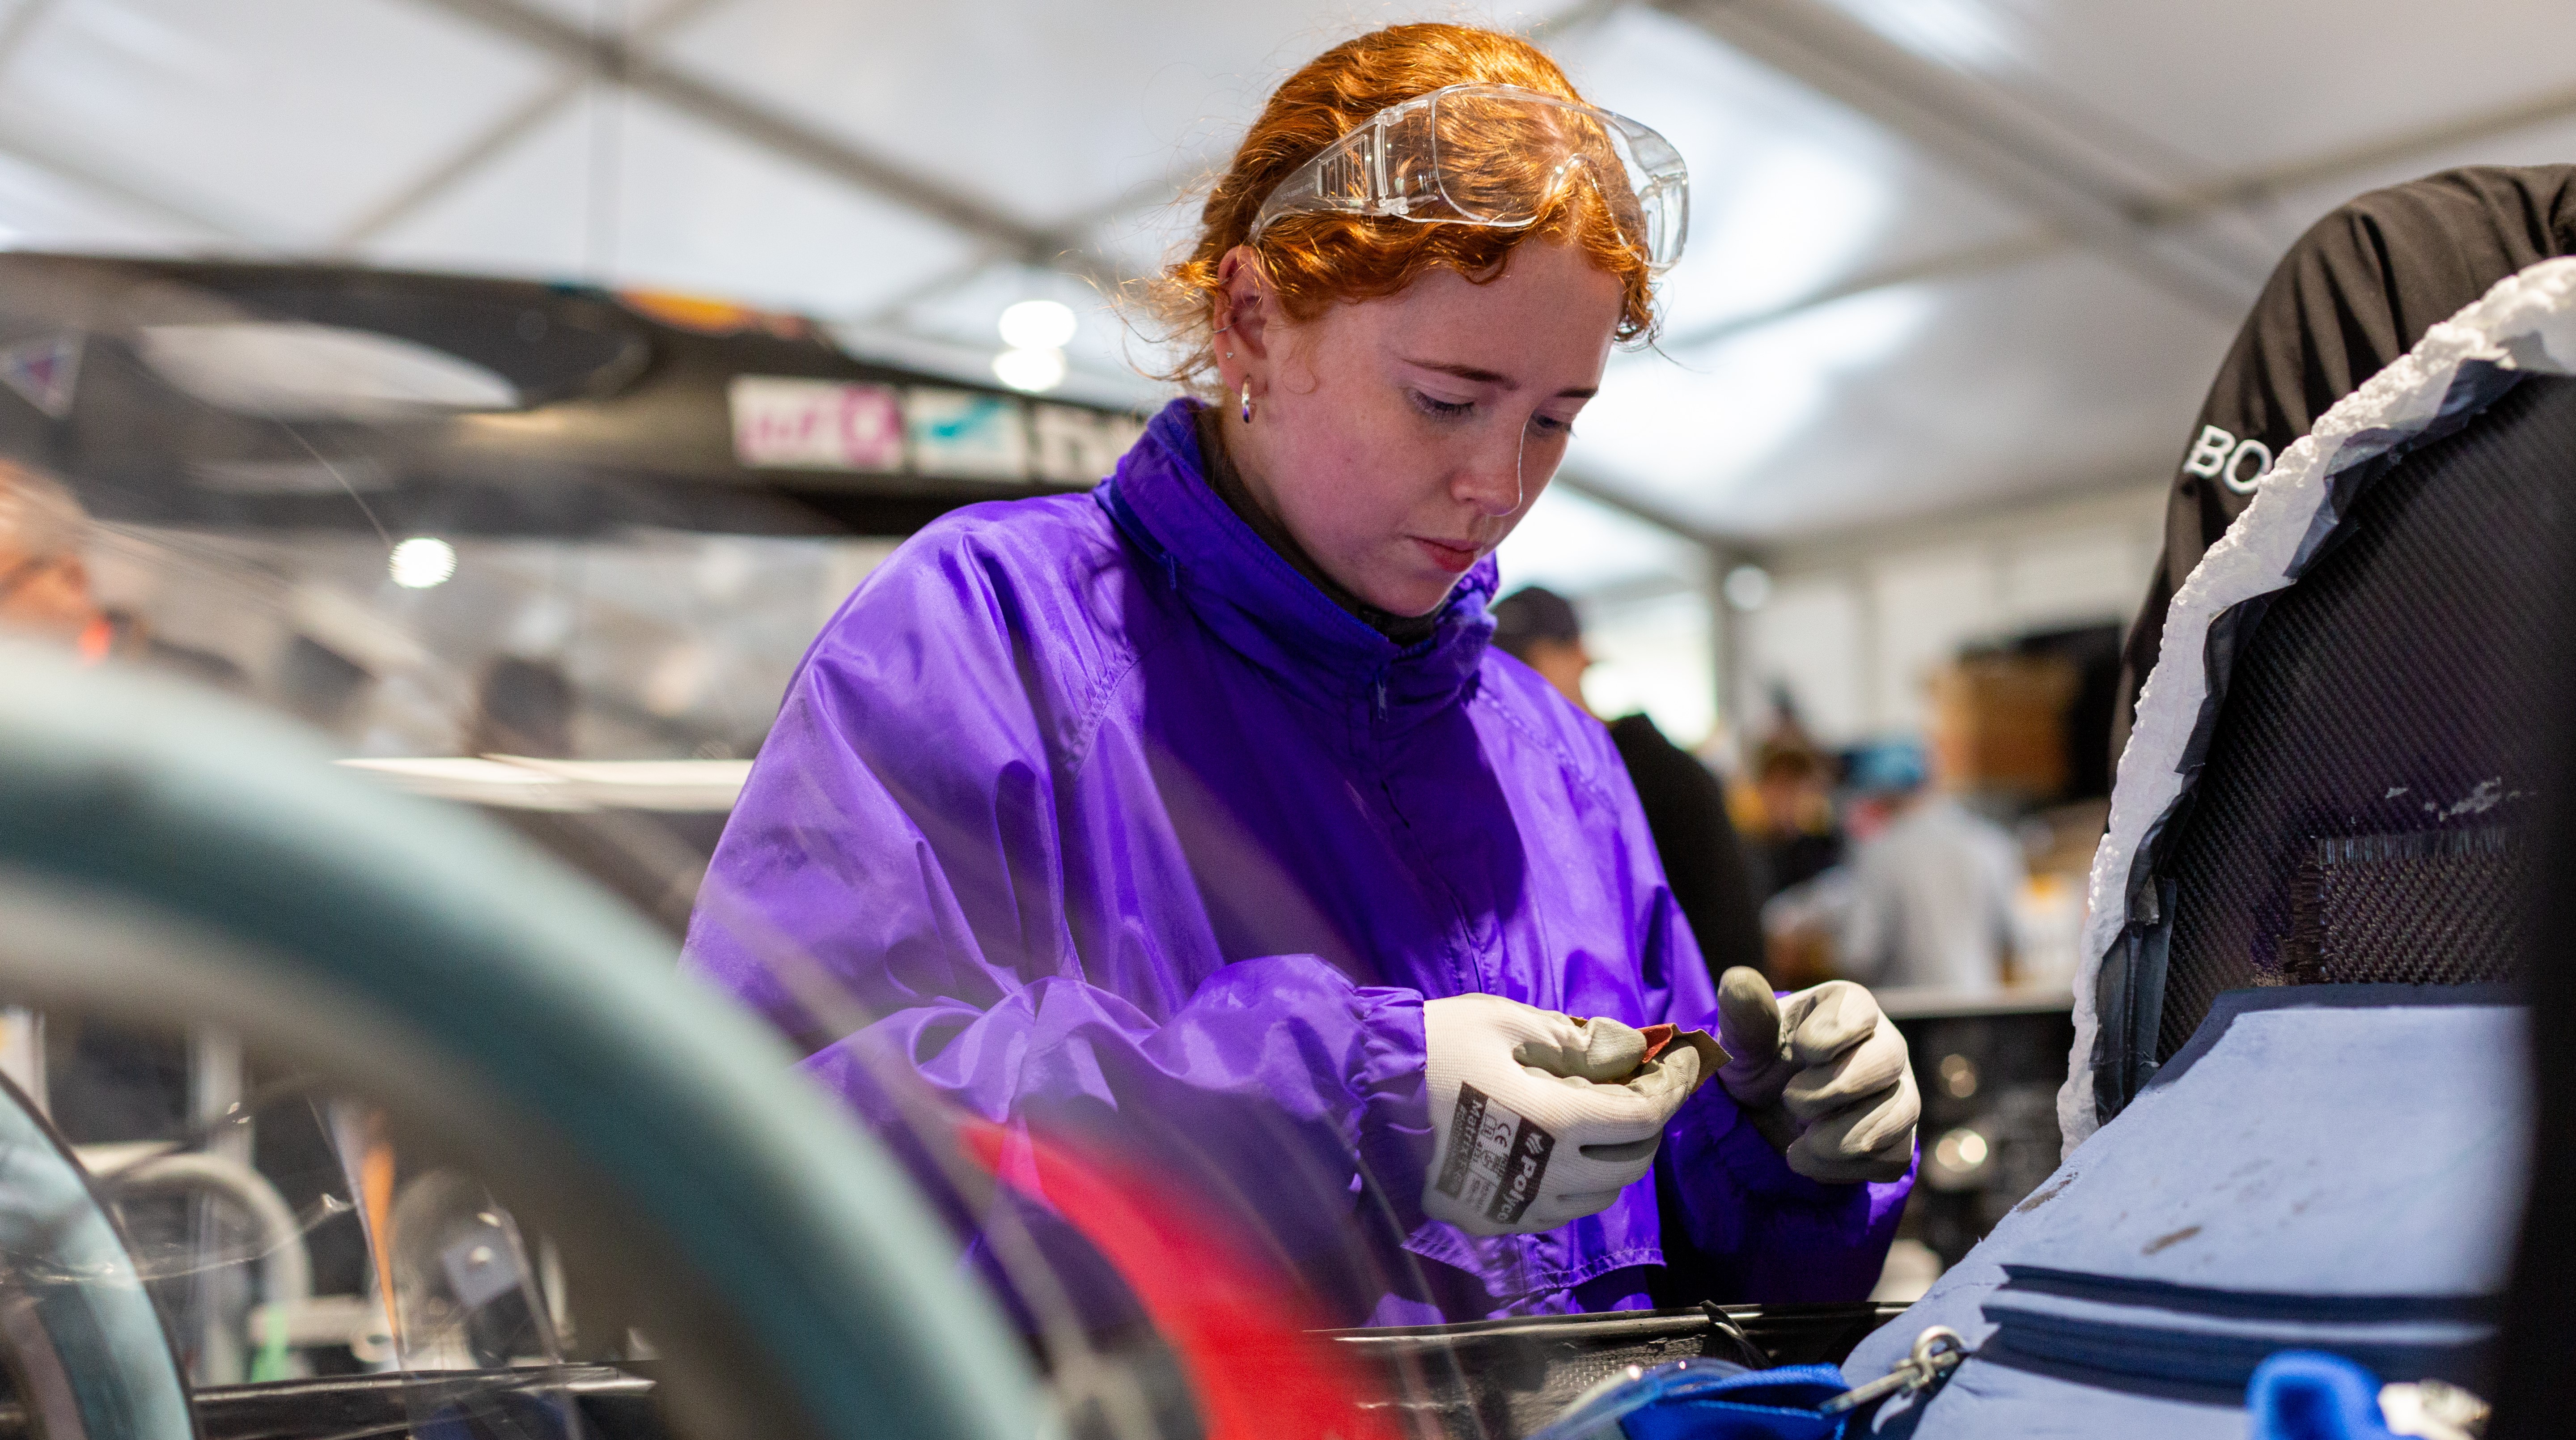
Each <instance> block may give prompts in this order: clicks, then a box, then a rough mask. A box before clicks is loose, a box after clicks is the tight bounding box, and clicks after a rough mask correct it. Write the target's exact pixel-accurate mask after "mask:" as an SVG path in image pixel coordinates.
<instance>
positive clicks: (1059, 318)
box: [1002, 300, 1080, 350]
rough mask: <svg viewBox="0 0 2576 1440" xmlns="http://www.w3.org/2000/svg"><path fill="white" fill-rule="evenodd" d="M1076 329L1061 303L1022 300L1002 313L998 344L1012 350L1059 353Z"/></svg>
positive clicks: (1067, 307) (1070, 311)
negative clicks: (1000, 333)
mask: <svg viewBox="0 0 2576 1440" xmlns="http://www.w3.org/2000/svg"><path fill="white" fill-rule="evenodd" d="M1078 328H1080V322H1079V321H1077V320H1076V319H1075V318H1074V314H1073V307H1072V306H1070V305H1067V304H1065V303H1064V302H1063V301H1061V300H1023V301H1021V302H1020V303H1019V304H1017V305H1014V306H1012V307H1011V308H1010V309H1008V310H1005V311H1003V312H1002V343H1003V344H1005V345H1008V346H1010V347H1011V348H1012V349H1014V350H1061V349H1063V348H1064V347H1065V346H1066V345H1067V344H1069V343H1071V342H1072V340H1073V332H1074V331H1075V330H1076V329H1078Z"/></svg>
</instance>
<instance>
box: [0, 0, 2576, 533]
mask: <svg viewBox="0 0 2576 1440" xmlns="http://www.w3.org/2000/svg"><path fill="white" fill-rule="evenodd" d="M1426 14H1435V15H1437V16H1439V17H1441V18H1467V19H1479V20H1485V21H1490V22H1499V23H1504V24H1510V25H1515V26H1520V27H1523V28H1533V27H1534V28H1535V29H1536V30H1537V31H1538V32H1539V33H1541V34H1542V35H1543V37H1544V38H1545V39H1546V40H1547V42H1548V43H1549V45H1550V46H1551V48H1553V49H1554V50H1555V51H1556V52H1557V53H1558V54H1559V56H1560V57H1561V58H1562V59H1563V60H1564V61H1565V63H1566V65H1567V67H1568V69H1569V70H1570V71H1571V72H1572V73H1573V75H1574V76H1575V78H1576V81H1577V83H1578V84H1580V85H1582V86H1583V87H1584V88H1585V89H1586V90H1587V91H1588V92H1589V94H1590V95H1591V96H1592V97H1593V98H1594V99H1596V100H1598V101H1599V102H1600V103H1603V104H1606V105H1609V106H1612V107H1614V108H1617V109H1620V110H1623V111H1626V112H1628V113H1631V114H1634V115H1636V116H1638V117H1640V118H1642V119H1644V120H1646V121H1648V122H1649V123H1652V124H1654V125H1656V126H1658V127H1659V128H1662V129H1663V130H1665V131H1666V132H1667V133H1668V134H1670V135H1671V136H1672V138H1673V139H1674V140H1675V141H1676V142H1677V143H1678V144H1679V145H1680V146H1681V148H1682V150H1683V153H1684V154H1685V156H1686V157H1687V158H1688V160H1689V161H1690V164H1691V166H1692V171H1693V178H1694V195H1693V204H1694V212H1695V213H1694V216H1693V226H1692V229H1693V239H1692V245H1691V250H1690V253H1689V255H1688V256H1687V257H1686V258H1685V261H1684V263H1683V265H1682V266H1681V268H1680V269H1679V270H1677V271H1676V272H1675V274H1674V275H1673V276H1672V277H1671V279H1670V281H1669V283H1668V285H1667V294H1666V297H1665V306H1666V311H1667V315H1668V327H1667V333H1666V338H1665V340H1664V342H1663V344H1662V346H1661V347H1660V350H1659V351H1657V352H1651V353H1640V354H1636V355H1631V356H1626V357H1624V358H1623V359H1622V360H1621V361H1620V362H1619V363H1618V364H1617V366H1616V367H1615V369H1614V374H1613V379H1612V383H1611V384H1610V386H1609V388H1608V390H1607V392H1606V393H1605V394H1604V396H1603V397H1602V399H1601V400H1600V401H1598V402H1596V404H1595V406H1594V407H1593V409H1592V411H1591V412H1590V413H1589V414H1587V415H1586V417H1585V419H1584V421H1583V423H1582V425H1581V426H1580V427H1579V428H1580V430H1581V431H1582V432H1583V433H1582V435H1581V438H1580V439H1579V441H1578V448H1577V450H1576V452H1575V456H1574V458H1573V460H1572V461H1571V463H1570V464H1569V467H1568V479H1569V481H1571V482H1573V484H1574V486H1576V487H1579V488H1580V489H1581V490H1583V491H1584V492H1587V493H1588V494H1590V495H1591V496H1592V497H1593V503H1592V504H1590V505H1585V504H1582V503H1580V502H1575V501H1571V500H1568V501H1564V502H1556V503H1560V504H1562V505H1563V506H1565V507H1567V508H1565V509H1564V510H1563V511H1562V512H1561V513H1562V514H1563V515H1564V516H1566V517H1569V518H1568V523H1565V524H1562V525H1551V526H1548V527H1545V528H1546V529H1547V530H1548V532H1549V533H1552V534H1559V535H1563V536H1580V537H1589V538H1587V539H1584V540H1583V542H1582V543H1583V544H1584V545H1585V546H1587V547H1589V548H1588V549H1586V550H1584V551H1583V552H1582V553H1576V552H1574V551H1572V550H1569V549H1568V548H1567V545H1566V544H1557V545H1555V546H1554V547H1553V548H1552V549H1547V548H1545V547H1543V546H1542V547H1539V548H1533V547H1532V546H1531V545H1524V546H1523V550H1524V552H1525V553H1529V554H1530V555H1531V556H1532V557H1533V558H1532V562H1531V564H1530V566H1528V567H1525V569H1535V570H1538V571H1542V572H1550V573H1556V572H1562V573H1564V574H1565V575H1567V576H1568V577H1570V578H1573V579H1577V580H1588V581H1596V582H1602V583H1608V582H1611V581H1616V580H1618V579H1619V578H1620V576H1621V574H1622V572H1623V570H1625V569H1633V568H1635V567H1636V566H1638V565H1643V566H1645V567H1647V568H1650V569H1652V568H1663V567H1665V566H1666V565H1667V564H1668V562H1669V560H1670V555H1669V553H1668V550H1669V547H1664V548H1661V549H1659V548H1658V547H1655V546H1649V545H1639V546H1634V547H1629V548H1632V549H1634V551H1635V552H1636V553H1635V559H1634V562H1633V563H1631V562H1629V561H1625V560H1622V559H1621V558H1620V557H1619V554H1618V553H1614V552H1619V551H1620V550H1621V549H1622V547H1620V546H1616V545H1610V544H1608V543H1607V542H1606V541H1605V539H1604V537H1605V536H1607V535H1609V534H1610V533H1611V531H1610V529H1609V528H1607V527H1610V526H1612V525H1613V524H1614V523H1615V522H1614V521H1612V520H1611V519H1609V518H1607V517H1605V516H1603V515H1601V514H1599V513H1596V512H1597V511H1598V509H1599V507H1600V506H1601V505H1603V504H1606V505H1608V506H1610V507H1611V508H1612V509H1614V510H1617V509H1624V510H1627V511H1630V512H1632V513H1634V514H1643V515H1650V516H1654V517H1659V518H1661V519H1663V520H1664V521H1667V522H1669V523H1672V524H1675V525H1677V526H1679V527H1681V528H1684V529H1686V530H1688V531H1690V532H1692V533H1694V534H1695V535H1696V536H1698V537H1701V538H1708V539H1715V540H1719V541H1723V542H1727V543H1733V544H1761V543H1765V542H1778V541H1783V540H1793V539H1797V538H1799V537H1803V536H1812V535H1815V534H1817V533H1820V532H1823V531H1827V530H1833V529H1838V528H1841V527H1845V526H1850V525H1855V524H1860V523H1864V522H1884V521H1886V520H1889V519H1891V518H1897V517H1902V516H1904V515H1907V514H1914V513H1923V512H1929V511H1934V510H1940V509H1955V508H1959V507H1963V506H1971V505H1979V504H1993V503H2000V502H2009V501H2012V500H2016V499H2021V498H2026V497H2033V496H2038V495H2042V494H2048V493H2057V492H2064V491H2069V490H2077V489H2082V488H2086V487H2094V486H2102V485H2107V484H2113V483H2120V482H2131V483H2134V482H2138V481H2142V480H2146V479H2150V478H2152V477H2153V476H2155V475H2157V474H2159V473H2161V472H2162V471H2163V470H2164V469H2165V468H2166V467H2167V466H2168V465H2169V464H2170V462H2171V460H2172V459H2173V456H2174V455H2175V454H2176V453H2178V451H2179V449H2180V446H2181V443H2182V440H2183V438H2184V437H2183V435H2182V430H2183V428H2184V426H2185V425H2186V423H2187V421H2188V419H2189V416H2190V413H2191V411H2192V409H2193V407H2194V406H2195V404H2196V403H2197V399H2198V395H2199V392H2200V390H2201V389H2202V387H2203V386H2204V385H2205V384H2206V383H2207V379H2208V376H2209V374H2210V372H2211V370H2212V368H2213V367H2214V365H2215V363H2216V361H2217V358H2218V355H2219V352H2220V350H2221V349H2222V347H2223V346H2224V344H2225V342H2226V340H2227V337H2228V336H2229V335H2230V334H2231V333H2232V331H2233V328H2234V325H2235V321H2236V318H2237V316H2238V314H2240V313H2241V311H2242V309H2243V307H2244V306H2245V304H2246V303H2247V302H2248V301H2249V300H2250V299H2251V297H2252V295H2253V293H2254V290H2255V287H2256V286H2257V285H2258V284H2259V283H2260V280H2261V277H2262V276H2263V274H2264V273H2265V271H2266V270H2267V269H2268V268H2269V265H2270V263H2271V260H2272V258H2273V257H2274V256H2275V255H2276V254H2277V253H2278V252H2279V250H2280V248H2281V247H2282V246H2284V245H2285V244H2286V243H2287V242H2288V241H2289V239H2290V238H2291V237H2292V236H2294V235H2295V234H2297V232H2298V231H2299V230H2300V229H2301V228H2302V227H2303V226H2304V225H2306V224H2307V223H2308V222H2309V221H2311V220H2312V219H2313V218H2315V217H2316V216H2317V215H2318V214H2320V213H2322V212H2323V211H2324V210H2325V209H2327V208H2329V207H2330V206H2332V205H2333V204H2335V203H2336V202H2338V201H2340V200H2342V199H2344V198H2346V197H2348V196H2350V195H2352V194H2354V193H2356V192H2358V191H2360V190H2362V189H2365V188H2368V187H2370V186H2373V185H2377V184H2382V183H2386V182H2389V181H2392V180H2395V179H2400V178H2404V177H2406V176H2408V175H2411V174H2417V173H2421V172H2424V171H2427V170H2431V169H2435V168H2439V167H2441V166H2445V165H2450V164H2457V163H2464V162H2470V161H2494V162H2508V163H2531V162H2540V161H2548V160H2561V161H2564V160H2571V159H2576V7H2571V6H2570V5H2569V4H2568V3H2567V0H2467V3H2460V4H2454V5H2446V6H2431V5H2424V4H2420V3H2402V0H2273V3H2260V4H2257V3H2248V0H2153V3H2149V0H1662V3H1656V4H1649V3H1643V0H1639V3H1629V4H1619V3H1604V0H1581V3H1572V4H1570V5H1555V6H1550V5H1545V4H1542V5H1540V6H1539V7H1538V8H1536V9H1532V8H1531V7H1528V6H1523V5H1494V6H1483V7H1479V6H1472V5H1471V6H1464V7H1461V6H1454V5H1446V6H1438V7H1432V6H1425V5H1418V4H1388V5H1359V6H1353V5H1349V4H1343V5H1335V6H1325V5H1312V4H1303V3H1290V4H1285V5H1277V4H1274V5H1267V6H1246V5H1209V4H1204V3H1183V0H1127V3H1119V4H1091V5H1064V4H1056V3H1045V0H950V3H946V4H940V5H898V4H893V3H887V0H14V3H12V4H9V5H7V6H6V7H5V8H0V240H5V241H6V243H10V244H14V245H20V246H26V247H42V248H97V249H112V250H121V251H164V252H166V251H179V252H214V251H219V252H230V253H254V254H274V255H291V256H344V257H356V258H361V259H365V260H371V261H381V262H384V263H388V264H400V265H407V266H427V267H442V268H466V269H474V270H483V271H494V272H503V273H510V274H523V275H537V276H546V277H572V278H583V279H592V280H598V281H601V282H604V283H608V284H613V285H621V286H623V285H645V286H655V287H664V288H680V289H688V290H695V291H701V292H706V293H713V294H721V295H726V296H731V297H736V298H741V299H746V300H750V301H754V302H758V303H764V304H770V305H776V306H780V307H785V308H793V309H798V310H804V311H807V312H810V313H814V314H817V315H820V316H824V317H827V318H830V319H834V320H838V321H843V322H847V323H848V324H849V325H850V326H851V327H852V333H853V334H854V335H857V336H859V337H861V338H862V339H863V340H870V341H872V342H873V343H883V344H888V345H897V346H900V345H905V344H911V345H916V346H918V345H922V344H924V343H927V344H930V345H932V346H945V347H948V348H947V351H946V352H945V353H950V354H963V355H965V356H967V357H968V358H969V359H970V361H971V360H972V358H973V357H974V356H976V355H978V354H985V353H989V352H990V351H991V350H992V349H993V348H995V341H994V331H993V321H994V318H995V316H996V315H998V313H999V312H1000V310H1001V308H1002V307H1003V306H1004V305H1007V304H1009V303H1011V302H1012V301H1015V300H1019V299H1024V298H1028V297H1030V296H1032V295H1039V294H1052V295H1059V296H1062V297H1065V298H1068V299H1071V300H1075V301H1079V302H1080V303H1081V305H1082V307H1083V308H1084V309H1085V310H1086V312H1088V313H1087V314H1086V318H1085V324H1084V330H1083V333H1082V335H1081V336H1080V337H1079V338H1078V339H1077V341H1076V342H1075V345H1074V347H1073V355H1074V361H1075V364H1076V367H1077V370H1078V372H1081V375H1080V376H1079V377H1078V380H1077V383H1079V384H1084V385H1086V386H1088V387H1089V388H1091V389H1092V390H1093V391H1094V392H1095V393H1097V392H1098V391H1099V390H1101V389H1103V388H1114V387H1118V386H1122V385H1123V386H1125V387H1127V391H1128V393H1131V394H1134V395H1136V396H1138V398H1140V399H1150V398H1151V394H1152V391H1151V388H1150V387H1149V386H1147V385H1146V384H1145V383H1144V382H1140V381H1136V380H1134V379H1133V378H1132V376H1130V375H1129V374H1128V372H1127V371H1126V370H1125V369H1124V367H1123V359H1124V357H1125V355H1126V354H1127V352H1128V351H1129V350H1131V349H1133V348H1134V347H1135V342H1134V340H1133V339H1132V337H1131V336H1130V335H1129V334H1128V332H1127V331H1126V330H1125V329H1124V328H1123V327H1122V326H1121V325H1120V324H1119V322H1118V321H1117V319H1116V318H1115V316H1114V315H1113V314H1112V313H1111V312H1110V311H1109V310H1108V309H1106V308H1104V306H1103V304H1102V302H1101V301H1100V299H1099V298H1098V294H1097V292H1096V291H1095V290H1094V289H1093V288H1092V287H1094V286H1096V285H1100V284H1103V283H1109V282H1114V281H1116V280H1118V279H1120V278H1126V277H1133V276H1136V275H1139V274H1142V273H1145V272H1146V271H1148V270H1149V269H1150V268H1151V266H1152V265H1153V264H1154V263H1155V261H1156V259H1157V258H1158V257H1159V256H1160V255H1161V254H1162V253H1163V251H1164V249H1165V248H1166V247H1167V246H1168V245H1169V244H1170V242H1171V241H1172V240H1173V239H1174V238H1175V237H1176V236H1177V235H1178V234H1179V233H1180V228H1181V227H1182V226H1183V225H1184V224H1185V223H1186V221H1187V219H1188V216H1189V213H1190V211H1189V208H1188V205H1187V204H1186V202H1181V203H1176V197H1177V196H1179V195H1180V193H1181V191H1182V189H1183V187H1184V186H1185V185H1186V183H1187V182H1188V181H1189V180H1191V179H1193V178H1195V177H1196V176H1198V175H1200V174H1201V173H1203V172H1204V171H1205V170H1206V169H1207V168H1208V166H1210V165H1211V164H1212V163H1215V162H1216V161H1218V160H1220V159H1221V158H1222V157H1223V156H1224V155H1225V153H1226V152H1227V151H1228V149H1229V148H1230V146H1231V144H1232V143H1233V141H1234V140H1235V139H1236V138H1237V137H1238V136H1239V135H1240V132H1241V128H1242V126H1243V124H1244V123H1245V122H1246V121H1247V120H1248V119H1249V118H1250V116H1251V114H1252V112H1253V110H1254V109H1255V107H1256V106H1257V105H1258V103H1259V101H1260V99H1261V97H1262V96H1263V95H1264V94H1265V93H1266V92H1267V89H1268V87H1269V86H1270V85H1271V84H1272V83H1274V82H1275V80H1276V79H1277V78H1278V77H1279V76H1280V75H1281V74H1282V73H1283V72H1284V71H1285V70H1286V69H1287V68H1288V67H1290V66H1292V65H1294V64H1295V63H1297V62H1299V61H1302V60H1303V59H1305V58H1306V57H1308V56H1310V55H1312V54H1313V53H1314V52H1316V51H1317V50H1319V49H1321V48H1323V47H1324V46H1326V45H1328V44H1330V43H1333V42H1334V41H1336V40H1338V39H1340V38H1343V37H1345V36H1348V35H1350V34H1353V33H1356V32H1358V31H1360V30H1362V29H1365V28H1368V27H1370V26H1374V25H1377V24H1383V23H1388V22H1391V21H1394V20H1399V19H1406V18H1420V17H1423V16H1424V15H1426ZM1578 512H1579V514H1580V516H1581V517H1583V518H1581V520H1580V522H1579V523H1577V521H1576V520H1575V519H1574V518H1573V517H1576V516H1577V515H1578ZM1568 543H1569V544H1570V543H1571V542H1570V541H1569V542H1568ZM1685 548H1688V547H1685Z"/></svg>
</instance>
